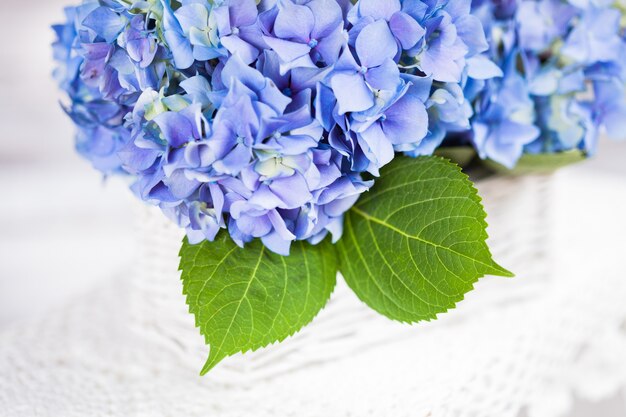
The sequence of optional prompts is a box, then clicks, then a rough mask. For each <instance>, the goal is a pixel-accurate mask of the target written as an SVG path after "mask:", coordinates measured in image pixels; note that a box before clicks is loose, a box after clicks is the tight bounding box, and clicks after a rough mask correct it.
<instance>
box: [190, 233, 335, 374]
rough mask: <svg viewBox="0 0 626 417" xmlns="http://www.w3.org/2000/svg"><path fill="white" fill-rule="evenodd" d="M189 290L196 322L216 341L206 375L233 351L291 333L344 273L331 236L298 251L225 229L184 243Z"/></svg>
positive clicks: (207, 337) (319, 306) (253, 347)
mask: <svg viewBox="0 0 626 417" xmlns="http://www.w3.org/2000/svg"><path fill="white" fill-rule="evenodd" d="M180 257H181V262H180V269H181V270H182V280H183V292H184V293H185V295H186V296H187V304H188V305H189V311H190V312H191V313H193V314H194V316H195V318H196V326H197V327H199V328H200V332H201V333H202V334H203V335H204V337H205V340H206V343H207V344H209V345H210V353H209V358H208V360H207V362H206V364H205V365H204V368H203V369H202V372H201V374H202V375H204V374H205V373H207V372H208V371H209V370H211V369H212V368H213V367H214V366H215V365H217V364H218V362H220V361H221V360H222V359H224V358H225V357H227V356H230V355H233V354H235V353H238V352H246V351H249V350H256V349H259V348H261V347H264V346H267V345H269V344H271V343H274V342H279V341H282V340H284V339H285V338H287V337H288V336H291V335H292V334H294V333H295V332H297V331H298V330H300V329H301V328H302V327H303V326H305V325H306V324H308V323H309V322H310V321H311V320H313V318H314V317H315V316H316V315H317V313H318V312H319V311H320V310H321V309H322V308H323V307H324V305H325V304H326V302H327V301H328V299H329V297H330V294H331V293H332V291H333V288H334V286H335V282H336V275H337V259H336V251H335V248H334V247H333V246H332V244H331V243H329V242H328V241H325V242H322V243H321V244H319V245H316V246H313V245H310V244H308V243H306V242H297V243H294V244H293V245H292V247H291V255H290V256H288V257H283V256H280V255H277V254H275V253H272V252H270V251H269V250H268V249H267V248H265V246H264V245H263V244H262V243H261V242H260V240H258V239H255V240H254V241H253V242H251V243H249V244H247V245H246V248H245V249H241V248H239V247H238V246H237V245H235V243H234V242H233V241H232V240H231V238H230V237H229V236H228V233H221V234H220V236H218V238H217V239H216V241H215V242H204V243H202V244H199V245H190V244H189V243H188V241H187V239H185V240H184V241H183V246H182V248H181V251H180Z"/></svg>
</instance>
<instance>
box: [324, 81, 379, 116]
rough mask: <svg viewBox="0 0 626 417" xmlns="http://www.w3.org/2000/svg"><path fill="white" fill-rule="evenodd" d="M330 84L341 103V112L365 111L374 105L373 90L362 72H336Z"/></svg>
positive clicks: (338, 101)
mask: <svg viewBox="0 0 626 417" xmlns="http://www.w3.org/2000/svg"><path fill="white" fill-rule="evenodd" d="M330 85H331V87H332V89H333V92H334V93H335V97H336V98H337V103H338V104H339V109H338V111H339V114H345V113H349V112H359V111H364V110H367V109H369V108H370V107H372V106H373V105H374V96H373V94H372V91H371V90H370V89H369V87H368V86H367V84H365V80H364V79H363V77H362V76H361V75H360V74H350V73H338V74H335V75H333V76H332V78H331V80H330Z"/></svg>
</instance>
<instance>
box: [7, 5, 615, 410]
mask: <svg viewBox="0 0 626 417" xmlns="http://www.w3.org/2000/svg"><path fill="white" fill-rule="evenodd" d="M64 3H65V2H64V1H62V0H48V1H42V0H30V1H25V2H8V1H6V0H2V2H1V4H0V16H2V18H3V19H2V24H1V25H0V39H3V40H4V42H3V47H2V52H1V53H0V92H1V94H2V95H1V98H0V186H1V187H2V194H1V195H0V331H2V328H3V326H6V325H7V324H8V323H10V322H14V321H15V320H20V319H23V318H27V317H33V316H41V315H45V314H47V313H48V312H50V313H49V314H53V311H54V308H55V306H60V305H62V304H64V303H67V302H71V300H72V299H74V298H75V297H80V295H81V294H83V293H85V292H87V291H88V290H89V289H90V288H93V286H94V285H96V284H97V283H99V282H102V281H104V280H107V279H111V277H114V276H120V275H123V274H124V273H125V272H126V271H128V269H129V265H130V264H131V263H132V262H133V256H134V250H135V248H133V230H132V227H133V219H132V215H131V213H132V209H131V207H132V204H133V203H132V201H131V199H132V196H131V195H130V192H129V191H127V189H126V185H125V184H124V183H123V181H121V180H112V181H106V183H105V182H103V180H102V178H101V176H100V175H99V174H98V173H96V172H95V171H94V170H92V169H91V168H90V167H89V165H88V164H87V163H85V162H83V161H82V160H80V159H79V157H78V156H76V155H75V153H74V151H73V144H72V128H71V124H70V122H69V120H68V119H67V118H66V117H65V116H64V115H63V113H62V111H61V110H60V108H59V106H58V103H57V102H58V100H59V98H60V94H59V93H58V92H57V90H56V86H55V85H54V83H53V81H52V80H51V77H50V72H51V70H52V63H51V51H50V48H49V44H50V43H51V41H52V39H53V33H52V31H51V30H50V29H49V25H50V24H51V23H53V22H57V21H60V20H61V19H62V6H63V5H64ZM559 175H560V176H561V178H563V179H567V178H571V179H572V183H571V184H569V186H568V192H571V193H579V194H580V193H585V194H587V195H589V198H590V199H591V198H594V199H599V200H602V198H603V196H609V195H611V194H614V193H626V143H621V144H614V143H605V144H603V146H601V148H600V155H599V156H598V157H597V158H595V159H594V160H592V161H589V162H586V163H584V164H581V165H579V166H576V167H571V168H568V169H566V170H563V171H562V172H561V173H560V174H559ZM581 177H584V178H585V179H588V181H584V182H582V183H577V182H575V180H576V179H578V178H581ZM567 198H568V197H567V193H563V197H562V200H561V201H560V202H559V204H560V205H559V210H560V211H559V213H560V215H562V216H563V218H562V220H561V221H560V222H559V224H561V225H566V226H563V227H568V228H574V229H575V228H576V218H575V216H574V215H573V214H572V213H577V214H576V215H580V213H581V212H583V213H584V212H585V211H584V210H582V211H581V210H580V207H578V208H577V209H576V210H570V209H569V208H568V200H567ZM607 201H608V200H607ZM610 201H612V202H614V204H615V202H617V203H616V204H622V210H621V212H622V213H624V215H625V217H626V199H625V198H618V199H615V198H611V199H610ZM591 207H592V206H591ZM586 215H588V216H593V212H592V211H590V212H588V213H586ZM564 219H565V220H564ZM624 224H626V223H625V222H624V219H623V218H622V219H616V225H621V228H620V227H616V228H615V229H606V230H604V231H602V233H603V235H604V237H605V239H602V240H601V241H597V242H589V246H590V252H589V253H590V256H589V258H588V259H584V260H580V259H576V260H572V262H586V263H591V262H593V250H601V248H602V247H603V245H622V246H623V247H624V249H625V250H624V253H625V254H626V243H624V239H625V236H624V234H623V232H624V230H625V229H624V228H623V226H624ZM568 232H569V234H568V236H569V235H572V236H574V238H576V236H577V235H576V234H575V233H571V232H572V230H571V229H570V230H561V231H560V233H568ZM620 232H621V233H620ZM579 238H581V239H582V238H584V235H583V234H581V235H579ZM591 249H593V250H591ZM613 267H614V268H615V270H623V269H624V260H623V259H616V260H615V265H614V266H613ZM596 279H601V277H597V278H596ZM625 279H626V276H625ZM0 415H1V413H0ZM595 416H599V417H618V416H619V417H623V416H626V395H624V393H622V395H621V396H616V397H615V398H613V399H611V400H610V401H607V402H604V403H602V404H588V403H582V402H581V403H579V404H578V405H577V408H576V410H575V412H574V414H572V417H595Z"/></svg>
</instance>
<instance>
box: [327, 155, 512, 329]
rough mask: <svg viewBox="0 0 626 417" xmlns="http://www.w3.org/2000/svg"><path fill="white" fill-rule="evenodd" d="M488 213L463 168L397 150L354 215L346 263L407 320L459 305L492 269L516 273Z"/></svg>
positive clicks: (343, 244) (391, 312)
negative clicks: (493, 240) (491, 232)
mask: <svg viewBox="0 0 626 417" xmlns="http://www.w3.org/2000/svg"><path fill="white" fill-rule="evenodd" d="M486 226H487V223H486V222H485V212H484V210H483V207H482V205H481V203H480V198H479V197H478V195H477V193H476V190H475V189H474V187H473V186H472V183H471V182H470V181H469V179H468V178H467V176H466V175H465V174H463V173H462V172H461V170H460V168H459V167H458V166H456V165H454V164H452V163H450V162H449V161H447V160H444V159H441V158H439V157H421V158H417V159H411V158H406V157H397V158H396V159H395V160H394V161H393V162H392V163H391V164H389V165H388V166H387V167H386V168H385V169H383V170H382V172H381V176H380V179H379V180H378V181H377V183H376V185H375V186H374V188H373V190H372V191H371V192H370V193H369V194H367V195H364V196H363V197H361V199H360V200H359V201H358V202H357V204H356V205H355V206H354V207H353V208H352V209H351V210H350V211H349V212H348V213H347V214H346V220H345V226H344V228H345V230H344V234H343V238H342V239H341V240H340V241H339V243H338V248H339V259H340V270H341V272H342V274H343V276H344V278H345V279H346V281H347V283H348V285H349V286H350V287H351V288H352V290H354V292H355V293H356V294H357V296H358V297H359V298H360V299H361V300H362V301H363V302H365V303H366V304H368V305H369V306H370V307H372V308H373V309H375V310H376V311H378V312H379V313H381V314H384V315H385V316H387V317H389V318H391V319H394V320H399V321H402V322H410V323H413V322H417V321H420V320H430V319H434V318H436V315H437V314H438V313H441V312H445V311H447V310H448V309H450V308H453V307H454V306H455V304H456V303H457V302H458V301H460V300H462V299H463V297H464V294H465V293H467V292H468V291H470V290H471V289H472V288H473V285H474V283H475V282H476V281H477V280H478V279H479V278H480V277H482V276H484V275H500V276H512V274H511V273H510V272H509V271H507V270H505V269H503V268H502V267H500V266H499V265H497V264H496V263H495V262H494V261H493V259H492V257H491V253H490V252H489V248H488V247H487V244H486V243H485V240H486V239H487V232H486V231H485V229H486Z"/></svg>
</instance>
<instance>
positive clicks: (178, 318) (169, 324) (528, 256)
mask: <svg viewBox="0 0 626 417" xmlns="http://www.w3.org/2000/svg"><path fill="white" fill-rule="evenodd" d="M550 183H551V177H550V176H537V177H517V178H514V177H511V178H500V177H497V178H488V179H484V180H481V181H479V182H478V187H479V188H480V190H479V191H480V195H481V196H482V197H483V204H484V205H485V207H486V210H487V212H488V213H489V217H488V222H489V224H490V226H489V233H490V240H489V243H490V245H491V248H492V251H493V253H494V256H495V258H496V259H497V260H498V262H500V263H501V264H502V265H504V266H505V267H507V268H509V269H511V270H513V271H524V276H528V277H529V278H527V282H526V284H525V285H524V287H523V288H522V290H521V291H520V288H514V289H512V287H511V286H507V285H502V286H498V285H493V286H491V287H490V288H489V289H484V290H479V291H476V294H472V297H471V298H472V299H471V300H470V301H469V302H465V303H463V305H462V306H461V307H460V308H459V310H456V311H452V312H450V313H449V314H448V315H447V316H443V317H445V319H446V322H447V323H448V324H450V325H452V324H453V323H454V322H455V321H460V320H463V319H467V318H470V317H471V316H472V314H473V311H474V310H476V309H490V308H492V307H493V305H494V304H497V303H506V302H507V301H508V300H509V299H518V298H524V297H532V296H533V293H534V291H536V290H537V288H540V285H534V284H535V283H533V282H532V281H536V283H537V284H540V283H542V282H545V280H546V279H547V278H548V277H549V272H550V271H549V265H548V259H549V257H548V253H549V249H548V246H549V224H550V219H549V215H550V214H549V201H550V197H551V196H550ZM138 215H139V218H140V221H139V223H138V226H139V227H138V237H139V250H140V251H141V252H140V255H139V262H137V264H136V269H135V271H134V273H133V275H132V277H133V279H132V284H133V287H134V289H133V290H132V291H131V294H132V296H133V298H132V304H131V305H132V308H133V317H132V320H131V324H132V325H133V326H135V330H136V331H138V332H145V331H146V329H150V330H151V333H152V337H153V340H154V343H155V345H154V347H153V349H169V351H171V353H172V359H174V358H176V360H177V361H180V362H177V363H176V365H175V366H184V367H188V368H189V369H190V370H192V371H194V372H197V371H199V369H200V368H201V366H202V364H203V363H204V360H205V359H206V357H207V353H208V347H207V346H205V344H204V342H203V340H202V338H201V337H199V336H198V333H199V331H198V329H196V328H194V325H193V322H194V321H193V317H192V316H191V315H190V314H189V313H188V312H187V306H186V304H185V300H184V297H183V295H182V284H181V283H180V281H179V276H180V273H179V272H178V271H177V269H178V261H179V259H178V256H177V255H178V251H179V248H180V242H181V240H182V237H183V232H182V231H181V230H179V229H178V228H176V227H175V226H174V225H173V224H172V223H170V222H169V221H168V220H167V219H165V218H164V216H163V215H162V214H161V213H160V212H159V211H158V210H157V209H154V208H151V207H145V206H142V207H141V209H140V212H139V213H138ZM513 219H514V221H512V220H513ZM338 278H339V279H338V286H337V288H336V290H335V292H334V293H333V295H332V297H331V300H330V302H329V303H328V305H327V306H326V307H325V309H324V310H323V311H322V313H321V314H320V315H319V316H318V317H317V318H316V319H315V320H314V321H313V322H312V323H311V324H310V325H309V326H307V327H306V328H305V330H304V331H302V332H301V333H298V334H296V335H295V336H293V337H291V338H289V339H287V340H286V341H285V342H283V343H281V344H280V345H275V346H271V347H269V348H265V349H261V350H259V351H256V352H251V353H247V354H246V355H244V356H242V355H239V356H236V357H235V358H230V359H226V360H224V361H223V362H222V364H220V365H219V366H218V368H216V369H215V370H214V371H213V372H212V377H213V378H215V379H216V380H220V381H221V382H222V383H223V386H224V387H228V386H231V385H236V386H242V385H251V386H254V385H256V384H258V383H259V381H262V380H266V379H270V378H273V377H276V376H280V375H283V374H285V373H289V372H295V371H299V370H302V369H303V368H306V367H308V366H314V365H315V364H319V363H329V362H330V361H334V360H341V359H342V358H344V357H350V356H352V355H354V354H356V353H360V352H363V351H364V350H367V349H375V348H376V347H377V346H378V345H380V344H385V343H390V342H391V343H397V342H399V341H401V340H403V339H405V338H411V337H414V336H416V335H418V334H419V333H420V332H421V330H418V329H416V328H411V327H410V326H406V325H402V324H399V323H395V322H392V321H390V320H388V319H386V318H384V317H382V316H380V315H379V314H377V313H375V312H374V311H372V310H371V309H369V308H368V307H367V306H365V305H364V304H362V303H361V302H360V301H359V300H358V299H357V298H356V297H355V296H354V294H352V293H351V290H350V289H349V288H348V287H347V286H346V285H345V283H344V282H343V279H342V278H341V276H339V277H338ZM490 279H492V278H486V280H490ZM497 280H498V281H501V280H502V279H501V278H497ZM423 331H426V330H423ZM151 350H152V349H151ZM190 352H191V354H190Z"/></svg>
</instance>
